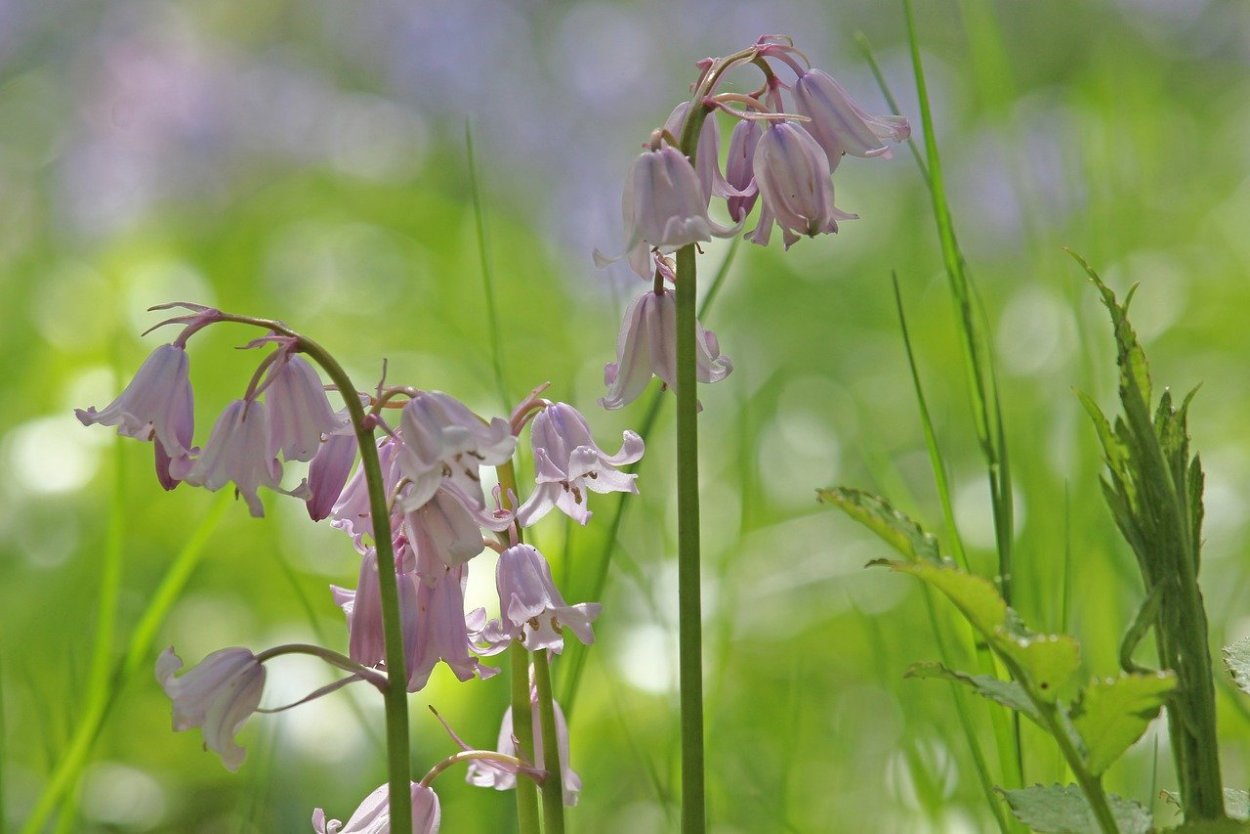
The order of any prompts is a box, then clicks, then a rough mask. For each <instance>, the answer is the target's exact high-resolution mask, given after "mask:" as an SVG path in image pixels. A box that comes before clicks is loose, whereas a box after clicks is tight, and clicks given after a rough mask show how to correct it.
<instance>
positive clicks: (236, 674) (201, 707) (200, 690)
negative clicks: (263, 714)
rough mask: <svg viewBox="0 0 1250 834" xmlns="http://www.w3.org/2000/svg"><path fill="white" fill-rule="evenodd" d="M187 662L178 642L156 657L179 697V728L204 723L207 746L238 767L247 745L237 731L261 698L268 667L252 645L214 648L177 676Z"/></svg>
mask: <svg viewBox="0 0 1250 834" xmlns="http://www.w3.org/2000/svg"><path fill="white" fill-rule="evenodd" d="M181 668H182V660H181V659H180V658H179V657H178V655H176V654H174V650H173V648H172V647H171V648H168V649H166V650H165V651H163V652H161V655H160V657H158V658H157V660H156V679H157V681H159V682H160V684H161V687H162V688H164V690H165V694H166V695H168V696H169V697H170V698H171V699H172V700H173V702H174V729H175V730H178V731H181V730H189V729H191V728H192V727H199V728H200V730H201V731H202V732H203V734H204V746H205V747H206V748H208V749H209V750H212V751H213V752H214V753H216V754H217V755H219V756H220V757H221V761H222V764H224V765H225V766H226V769H227V770H230V771H235V770H238V769H239V765H241V764H243V758H244V756H245V755H246V751H244V749H243V748H242V747H240V746H239V745H237V744H235V743H234V736H235V733H237V732H238V731H239V729H240V728H241V727H242V726H243V724H244V722H245V721H247V719H248V717H249V716H251V714H252V713H253V712H255V711H256V707H257V706H258V705H259V704H260V696H261V693H262V692H263V691H264V689H265V667H264V666H263V665H262V664H261V663H260V662H259V661H257V659H256V655H254V654H252V653H251V652H250V651H248V650H247V649H243V648H230V649H221V650H220V651H216V652H213V653H212V654H210V655H209V656H208V657H206V658H204V659H203V660H202V661H200V663H199V665H198V666H196V667H194V668H193V669H191V670H189V671H188V672H187V673H186V674H184V675H181V676H179V677H175V676H174V673H175V672H177V671H178V670H179V669H181Z"/></svg>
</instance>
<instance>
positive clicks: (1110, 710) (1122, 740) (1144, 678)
mask: <svg viewBox="0 0 1250 834" xmlns="http://www.w3.org/2000/svg"><path fill="white" fill-rule="evenodd" d="M1175 688H1176V678H1175V677H1174V676H1173V675H1169V674H1162V673H1156V674H1144V675H1121V676H1120V677H1118V678H1108V679H1106V680H1095V681H1092V682H1091V683H1090V684H1089V686H1087V687H1085V690H1084V691H1083V692H1082V693H1081V698H1080V700H1079V701H1077V702H1076V704H1075V705H1074V706H1073V707H1072V712H1071V716H1072V724H1073V726H1074V727H1075V728H1076V731H1077V732H1078V733H1079V734H1080V737H1081V740H1082V741H1083V742H1084V743H1085V761H1086V762H1087V763H1088V765H1089V769H1090V772H1091V773H1093V774H1094V775H1095V776H1098V775H1101V774H1102V773H1103V772H1104V771H1105V770H1106V769H1107V768H1108V767H1110V766H1111V764H1112V763H1113V762H1114V761H1115V760H1116V759H1118V758H1119V757H1120V756H1121V755H1122V754H1123V753H1124V751H1125V750H1127V749H1128V748H1129V747H1130V746H1131V745H1132V744H1133V742H1135V741H1137V739H1139V738H1141V735H1142V733H1144V732H1145V731H1146V727H1147V726H1149V724H1150V722H1151V721H1153V720H1154V719H1155V718H1156V717H1157V716H1158V715H1159V708H1160V707H1161V706H1162V705H1163V702H1164V699H1165V698H1166V697H1167V695H1168V693H1170V692H1171V691H1172V690H1173V689H1175Z"/></svg>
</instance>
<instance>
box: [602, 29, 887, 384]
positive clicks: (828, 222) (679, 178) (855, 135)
mask: <svg viewBox="0 0 1250 834" xmlns="http://www.w3.org/2000/svg"><path fill="white" fill-rule="evenodd" d="M747 64H751V65H754V66H756V67H757V68H759V69H760V70H762V71H763V73H764V83H763V85H762V86H761V87H760V88H759V89H758V90H756V91H755V92H753V93H750V94H740V93H730V92H718V90H719V89H720V87H721V86H722V84H723V81H724V78H725V76H726V74H727V73H728V71H729V70H731V69H734V68H736V67H742V66H745V65H747ZM775 65H778V66H775ZM699 66H700V68H701V75H700V77H699V80H698V82H697V83H696V84H695V95H694V98H693V99H691V100H690V101H685V102H682V103H681V104H679V105H677V107H676V108H674V110H673V111H672V113H671V114H670V115H669V117H668V119H667V120H666V121H665V122H664V125H663V126H662V127H661V128H659V129H657V130H656V131H654V132H653V133H652V134H651V139H650V141H649V143H648V144H647V146H646V150H644V151H643V153H642V154H641V155H639V156H638V158H637V159H636V160H635V161H634V164H633V167H632V168H631V170H630V174H629V177H628V179H627V180H626V184H625V193H624V196H623V198H622V201H621V205H622V213H623V215H624V221H625V228H626V245H625V252H624V255H623V256H622V257H625V258H626V259H627V260H628V262H629V265H630V266H631V267H632V268H633V270H634V272H635V273H637V274H638V275H639V276H640V277H642V278H643V279H644V280H646V281H648V282H650V283H651V284H652V285H653V288H652V289H651V290H649V291H647V292H646V293H644V294H643V295H641V296H640V297H638V298H637V299H636V300H635V301H634V302H633V303H632V304H631V305H630V306H629V309H628V310H627V311H626V313H625V318H624V322H623V324H622V326H621V333H620V338H619V340H618V342H617V361H616V362H613V363H610V364H609V365H608V366H607V368H606V369H605V372H604V381H605V383H606V385H607V386H608V395H607V396H606V397H604V398H603V399H602V400H600V402H601V403H602V405H603V406H604V407H605V408H620V407H622V406H624V405H626V404H628V403H630V402H632V401H633V400H634V399H635V398H637V396H638V395H639V394H640V393H641V392H642V390H643V389H644V388H645V387H646V385H647V383H648V382H650V380H651V377H652V376H656V377H659V378H660V379H661V380H662V381H663V382H664V384H665V386H666V387H668V388H672V387H673V385H674V379H675V377H676V346H675V341H676V337H675V324H674V320H675V319H674V304H673V299H672V293H671V291H669V290H668V288H667V287H666V284H668V283H675V282H676V281H677V280H679V279H680V276H679V275H676V274H675V270H674V267H673V264H672V262H671V261H670V260H669V259H668V258H667V257H666V256H668V255H671V254H673V253H675V252H676V251H677V250H679V249H681V248H683V247H686V246H690V245H692V244H699V243H703V242H707V241H710V240H711V239H712V238H713V237H730V236H732V235H735V234H737V233H738V232H739V231H741V230H742V228H743V227H744V225H745V224H746V221H747V218H748V216H749V215H750V214H751V212H752V210H753V209H754V207H755V205H756V204H757V203H758V204H759V205H760V211H759V216H758V220H757V222H756V225H755V228H754V229H753V230H752V231H751V232H750V233H748V235H747V239H748V240H750V241H752V242H754V243H757V244H760V245H764V246H766V245H767V244H768V242H769V240H770V238H771V237H772V230H773V226H779V227H781V233H782V239H783V242H784V244H785V247H786V248H787V249H789V248H790V246H792V245H793V244H794V243H795V242H796V241H797V240H799V238H800V237H803V236H807V237H814V236H815V235H818V234H827V233H834V232H837V231H838V222H839V221H842V220H851V219H855V218H856V217H857V216H858V215H855V214H851V213H848V212H845V211H843V210H841V209H840V208H838V207H837V206H836V205H835V204H834V190H833V177H832V175H833V172H834V170H835V169H837V167H838V164H839V163H840V162H841V161H842V157H843V156H846V155H848V154H849V155H851V156H858V157H866V158H868V157H881V158H883V159H885V158H889V156H890V149H889V146H888V144H887V143H897V142H902V141H904V140H905V139H907V138H908V136H910V135H911V128H910V126H909V125H908V123H907V120H906V119H904V118H903V117H901V116H874V115H871V114H870V113H868V112H867V111H866V110H864V109H863V108H862V107H861V106H860V105H859V104H857V103H856V102H855V100H854V99H852V98H851V96H850V94H849V93H848V92H847V91H846V89H845V88H844V87H842V85H841V84H839V83H838V82H837V81H835V80H834V79H833V78H832V77H831V76H830V75H829V74H828V73H825V72H823V71H822V70H819V69H815V68H813V67H811V66H810V65H809V64H808V62H807V59H806V58H805V57H804V56H803V54H802V53H801V52H799V51H798V50H797V49H795V47H794V45H793V43H792V42H791V41H790V39H788V38H781V37H775V36H765V37H762V38H760V39H759V40H758V41H757V42H756V43H755V44H753V45H752V46H751V47H748V48H747V49H745V50H742V51H741V52H739V53H736V54H734V55H732V56H729V57H727V58H721V59H710V58H709V59H706V60H704V61H702V62H700V64H699ZM779 67H784V68H786V69H788V70H789V71H791V72H792V73H793V75H794V78H793V80H792V81H790V82H788V83H787V81H786V80H785V79H784V78H783V77H782V75H779V74H778V72H777V69H778V68H779ZM716 113H724V114H727V115H728V116H729V117H732V118H733V119H734V120H735V122H736V123H735V124H734V127H733V130H732V132H731V133H730V136H729V151H728V160H727V163H726V165H725V170H724V172H723V173H722V172H721V169H720V135H719V131H718V128H717V123H716ZM687 136H688V137H689V138H688V139H687V138H686V137H687ZM685 142H690V143H691V144H692V145H693V147H690V146H689V145H685V144H684V143H685ZM685 151H688V152H685ZM692 159H693V163H692V161H691V160H692ZM713 197H717V198H721V199H723V200H725V209H726V211H727V213H728V215H729V219H730V221H731V223H729V224H721V223H718V222H717V221H716V220H714V219H713V218H712V216H711V215H710V214H709V207H710V205H711V202H712V198H713ZM595 259H596V262H598V263H599V264H600V265H603V264H605V263H607V262H610V261H611V260H613V259H612V258H607V257H604V256H603V255H601V254H599V253H598V252H596V253H595ZM696 349H697V351H698V356H697V362H698V380H699V381H700V382H716V381H718V380H720V379H724V378H725V377H726V376H727V375H728V374H729V372H730V371H731V370H732V368H733V366H732V364H731V363H730V361H729V359H728V357H723V356H721V355H720V348H719V346H718V344H717V341H716V337H715V335H714V334H713V333H712V332H711V331H708V330H704V329H703V328H702V327H701V326H700V327H699V329H698V336H697V340H696Z"/></svg>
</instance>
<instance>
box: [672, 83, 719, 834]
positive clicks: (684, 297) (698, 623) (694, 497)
mask: <svg viewBox="0 0 1250 834" xmlns="http://www.w3.org/2000/svg"><path fill="white" fill-rule="evenodd" d="M708 76H709V80H712V79H714V77H715V70H713V71H712V72H709V73H708ZM708 83H709V81H708V80H705V85H706V84H708ZM699 92H700V93H702V92H703V90H702V89H700V91H699ZM707 116H708V110H707V108H706V107H705V106H704V104H703V102H702V99H701V97H696V99H695V100H694V101H693V102H691V105H690V112H689V115H688V116H687V117H686V123H685V125H684V126H683V127H682V132H681V150H682V152H683V153H684V154H685V155H686V157H687V158H688V159H689V160H690V164H691V165H692V166H693V165H694V164H695V149H696V148H697V147H698V138H699V132H700V130H701V129H702V127H703V122H704V121H705V120H706V119H707ZM676 284H677V299H676V300H677V369H676V370H677V373H676V379H677V386H676V389H677V390H676V391H675V393H676V394H677V628H678V636H677V643H678V652H679V661H678V662H679V666H680V675H679V677H680V681H681V797H682V800H681V830H682V834H703V831H704V830H705V828H706V826H707V811H706V808H705V799H704V793H705V788H704V749H703V613H702V599H701V597H700V592H701V583H700V580H699V568H700V565H699V422H698V417H699V399H698V392H697V391H696V390H695V385H696V383H697V381H698V380H697V376H696V370H697V368H696V362H697V357H696V355H695V327H696V324H697V323H696V318H695V304H696V301H695V299H696V295H697V293H696V288H697V283H696V275H695V247H694V245H693V244H691V245H689V246H683V247H682V248H681V249H679V250H677V280H676Z"/></svg>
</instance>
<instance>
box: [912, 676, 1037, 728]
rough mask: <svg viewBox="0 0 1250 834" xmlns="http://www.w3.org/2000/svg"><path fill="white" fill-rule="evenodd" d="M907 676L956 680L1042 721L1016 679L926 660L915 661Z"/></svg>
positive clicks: (992, 699)
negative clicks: (969, 671) (948, 666)
mask: <svg viewBox="0 0 1250 834" xmlns="http://www.w3.org/2000/svg"><path fill="white" fill-rule="evenodd" d="M903 677H905V678H943V679H945V680H949V681H955V682H957V683H962V684H965V685H967V686H970V687H971V688H972V690H973V691H974V692H976V693H977V694H978V695H980V696H981V697H983V698H988V699H990V700H991V701H994V702H995V703H999V704H1002V705H1003V706H1005V707H1007V708H1008V709H1013V710H1015V711H1016V712H1019V713H1020V714H1022V715H1025V716H1028V717H1029V718H1031V719H1033V720H1034V721H1036V722H1038V723H1039V724H1040V723H1041V716H1040V715H1039V714H1038V712H1037V707H1036V706H1034V705H1033V702H1032V701H1030V700H1029V696H1028V695H1027V694H1026V693H1025V691H1024V687H1022V686H1020V684H1018V683H1016V682H1015V681H1005V680H1002V679H1001V678H996V677H993V676H991V675H969V674H968V673H966V672H958V671H956V670H954V669H948V668H947V667H946V666H944V665H942V664H941V663H936V662H932V661H926V662H923V663H913V664H912V665H911V666H910V667H908V669H907V671H906V672H905V673H904V675H903Z"/></svg>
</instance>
